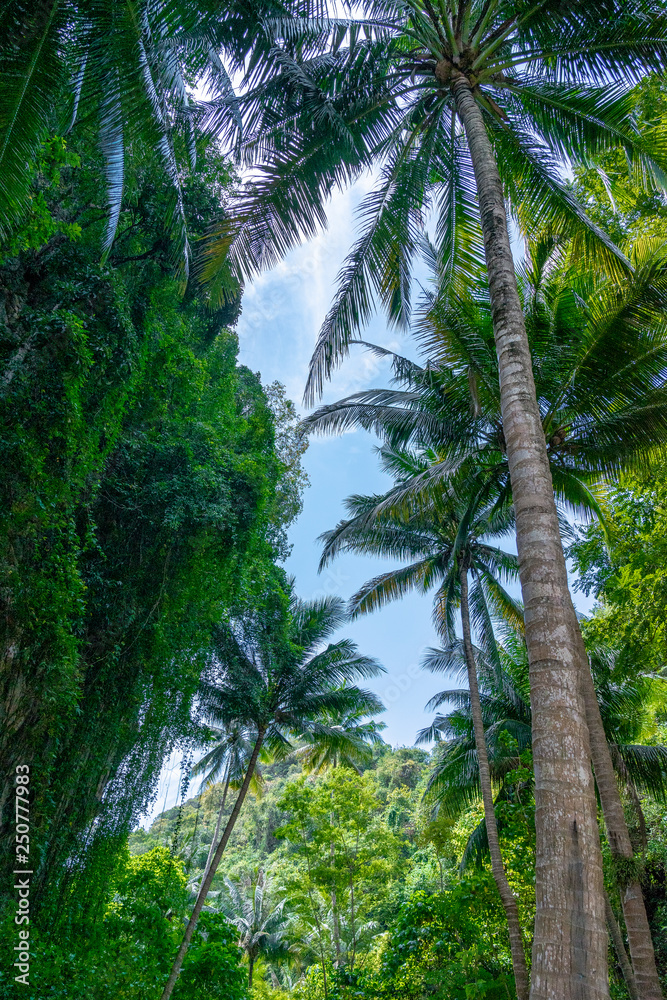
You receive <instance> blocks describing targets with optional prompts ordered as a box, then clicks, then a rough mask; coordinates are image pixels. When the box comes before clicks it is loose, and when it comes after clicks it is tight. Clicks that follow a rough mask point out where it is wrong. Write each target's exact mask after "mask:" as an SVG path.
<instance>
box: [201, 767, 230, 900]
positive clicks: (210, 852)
mask: <svg viewBox="0 0 667 1000" xmlns="http://www.w3.org/2000/svg"><path fill="white" fill-rule="evenodd" d="M229 779H230V770H229V768H227V776H226V778H225V789H224V791H223V793H222V802H221V803H220V809H219V810H218V820H217V823H216V824H215V832H214V834H213V839H212V840H211V846H210V847H209V849H208V857H207V858H206V864H205V865H204V874H203V876H202V880H201V884H202V885H203V884H204V879H205V878H206V875H207V874H208V869H209V865H210V864H211V858H212V857H213V851H214V850H215V845H216V843H217V840H218V836H219V834H220V827H221V825H222V814H223V812H224V809H225V802H226V801H227V792H228V791H229Z"/></svg>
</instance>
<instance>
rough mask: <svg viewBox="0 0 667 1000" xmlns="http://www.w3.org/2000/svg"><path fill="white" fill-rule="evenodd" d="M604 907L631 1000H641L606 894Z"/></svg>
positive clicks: (610, 934)
mask: <svg viewBox="0 0 667 1000" xmlns="http://www.w3.org/2000/svg"><path fill="white" fill-rule="evenodd" d="M604 905H605V913H606V914H607V927H608V929H609V937H610V938H611V940H612V942H613V945H614V951H615V952H616V957H617V958H618V964H619V965H620V967H621V972H622V973H623V978H624V980H625V985H626V986H627V988H628V993H629V994H630V1000H640V997H639V992H638V990H637V981H636V979H635V976H634V973H633V971H632V966H631V965H630V960H629V959H628V953H627V952H626V950H625V944H624V942H623V935H622V934H621V928H620V927H619V926H618V920H617V919H616V914H615V913H614V911H613V910H612V908H611V903H610V902H609V896H608V895H607V893H606V892H605V894H604Z"/></svg>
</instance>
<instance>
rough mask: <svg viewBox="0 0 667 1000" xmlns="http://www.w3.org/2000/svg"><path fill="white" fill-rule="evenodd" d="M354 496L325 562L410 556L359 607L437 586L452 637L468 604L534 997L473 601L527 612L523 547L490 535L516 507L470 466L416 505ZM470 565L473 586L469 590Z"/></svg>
mask: <svg viewBox="0 0 667 1000" xmlns="http://www.w3.org/2000/svg"><path fill="white" fill-rule="evenodd" d="M385 457H386V455H385ZM392 458H393V459H394V472H395V474H400V475H402V477H403V478H404V479H405V478H407V477H414V476H415V475H417V476H418V475H420V473H423V471H424V469H425V466H426V465H427V462H428V458H427V457H426V456H424V455H422V456H414V455H411V454H410V453H409V452H408V451H405V450H404V451H402V452H400V453H398V454H397V453H393V454H392ZM399 470H400V471H399ZM401 485H402V483H401V480H400V479H399V482H398V484H397V487H396V488H395V489H394V490H390V491H389V494H388V497H389V498H390V497H392V496H393V495H394V494H396V493H400V490H401ZM353 502H354V503H355V504H356V506H357V507H358V508H359V513H358V514H357V516H356V517H355V518H352V519H350V520H348V521H345V522H343V523H342V524H341V525H339V526H338V527H337V528H336V529H334V530H333V531H331V532H327V533H326V534H325V535H324V536H322V537H323V539H324V541H325V549H324V554H323V556H322V561H323V562H326V561H327V560H328V559H330V558H333V556H334V555H336V554H337V553H338V552H340V551H348V552H349V551H353V552H363V553H365V554H373V555H376V556H384V557H387V556H399V557H400V558H402V559H406V558H407V559H408V560H409V561H408V563H407V565H404V566H401V567H400V568H399V569H397V570H391V571H389V572H386V573H382V574H381V575H380V576H377V577H375V578H374V579H372V580H370V581H369V582H368V583H366V584H364V586H363V587H362V588H361V589H360V590H359V591H358V592H357V593H356V594H355V595H354V597H352V599H351V601H350V609H351V611H352V613H353V614H355V615H356V614H363V613H368V612H369V611H373V610H375V609H376V608H380V607H382V606H383V605H384V604H386V603H387V602H388V601H391V600H396V599H397V598H399V597H402V596H403V595H404V594H405V593H406V592H407V591H408V590H413V589H416V590H418V591H421V592H422V593H426V592H428V591H429V590H431V589H432V588H433V587H437V590H436V593H435V599H434V608H435V611H434V618H435V623H436V626H437V628H438V629H439V631H440V632H441V634H442V635H443V636H444V637H445V638H446V640H447V641H449V642H452V641H454V637H455V634H456V633H455V610H456V607H457V605H458V606H460V611H461V624H462V628H463V643H462V648H463V651H464V656H465V661H466V666H467V673H468V683H469V686H470V705H471V711H472V715H473V720H474V735H475V746H476V748H477V757H478V760H479V774H480V786H481V789H482V798H483V802H484V816H485V823H486V829H487V833H488V839H489V846H490V852H491V868H492V872H493V877H494V880H495V883H496V886H497V888H498V892H499V894H500V898H501V900H502V903H503V907H504V910H505V916H506V918H507V924H508V928H509V934H510V945H511V951H512V965H513V968H514V978H515V982H516V990H517V996H518V997H519V1000H527V997H528V992H529V983H528V970H527V966H526V957H525V952H524V944H523V934H522V931H521V924H520V921H519V912H518V907H517V901H516V898H515V896H514V894H513V893H512V890H511V888H510V885H509V882H508V881H507V875H506V872H505V867H504V864H503V859H502V854H501V851H500V844H499V841H498V832H497V825H496V817H495V812H494V808H493V792H492V785H491V773H490V769H489V761H488V755H487V748H486V743H485V738H484V725H483V719H482V710H481V704H480V699H479V690H478V683H477V669H476V665H475V656H474V648H473V645H472V635H471V605H472V614H473V616H474V618H475V621H476V622H479V623H480V624H481V625H482V626H484V627H486V629H487V630H488V629H489V628H491V619H490V615H489V609H488V602H489V600H491V601H493V602H494V603H495V604H496V605H499V606H502V607H503V608H505V609H506V611H507V613H509V614H513V615H514V616H515V617H516V616H520V613H521V612H520V609H518V608H516V606H515V602H514V601H513V600H512V598H511V597H510V595H509V594H508V593H507V591H506V590H505V589H504V587H503V586H502V583H501V579H502V578H503V577H504V578H509V579H513V578H516V576H517V575H518V565H517V559H516V556H514V555H512V554H511V553H509V552H505V551H504V550H503V549H501V548H499V547H498V545H496V544H493V543H492V542H491V541H490V539H492V538H502V537H503V536H506V535H508V534H511V533H513V530H514V515H513V511H512V509H511V507H508V506H507V505H503V504H502V502H501V503H499V502H498V496H497V493H496V492H495V491H490V490H489V484H488V481H487V478H486V477H485V476H480V475H471V474H469V473H467V472H466V471H465V470H462V472H460V473H459V475H458V476H457V477H455V478H450V480H449V482H448V483H447V484H443V483H442V482H440V483H439V484H438V485H437V486H435V487H434V488H433V489H432V493H431V498H430V503H429V505H428V507H425V505H424V504H421V505H418V506H417V507H416V508H414V507H412V508H411V507H408V506H406V505H405V504H401V503H400V501H399V502H398V503H396V504H395V505H393V506H392V505H391V504H390V503H389V502H388V498H387V497H385V498H378V497H370V498H366V497H363V498H362V497H357V498H354V501H353ZM470 575H472V579H473V589H472V593H470V592H469V578H470Z"/></svg>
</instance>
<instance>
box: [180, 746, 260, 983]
mask: <svg viewBox="0 0 667 1000" xmlns="http://www.w3.org/2000/svg"><path fill="white" fill-rule="evenodd" d="M263 742H264V731H263V730H260V731H259V732H258V734H257V740H256V741H255V745H254V747H253V749H252V753H251V755H250V760H249V761H248V768H247V770H246V775H245V778H244V779H243V784H242V785H241V788H240V790H239V794H238V796H237V799H236V802H235V803H234V808H233V809H232V812H231V816H230V817H229V819H228V820H227V826H226V827H225V831H224V833H223V835H222V838H221V839H220V843H219V844H218V846H217V849H216V852H215V854H214V855H213V860H212V861H211V864H210V866H209V869H208V872H207V873H206V875H205V877H204V881H203V882H202V884H201V888H200V890H199V895H198V896H197V901H196V903H195V905H194V909H193V911H192V914H191V916H190V919H189V920H188V925H187V927H186V928H185V934H184V935H183V941H182V942H181V947H180V948H179V949H178V954H177V956H176V959H175V961H174V965H173V967H172V970H171V972H170V973H169V979H168V980H167V985H166V986H165V988H164V991H163V993H162V997H161V1000H169V997H170V996H171V994H172V993H173V990H174V986H175V985H176V980H177V979H178V974H179V972H180V971H181V966H182V965H183V959H184V958H185V956H186V953H187V950H188V948H189V946H190V941H191V940H192V935H193V934H194V931H195V927H196V926H197V923H198V921H199V915H200V913H201V911H202V909H203V906H204V903H205V902H206V897H207V896H208V891H209V889H210V888H211V883H212V882H213V878H214V876H215V873H216V872H217V870H218V865H219V864H220V859H221V858H222V855H223V853H224V850H225V847H226V846H227V841H228V840H229V838H230V836H231V833H232V830H233V829H234V826H235V824H236V820H237V819H238V816H239V813H240V812H241V806H242V805H243V802H244V800H245V797H246V795H247V794H248V788H249V787H250V782H251V781H252V776H253V774H254V773H255V766H256V764H257V758H258V757H259V752H260V750H261V749H262V743H263Z"/></svg>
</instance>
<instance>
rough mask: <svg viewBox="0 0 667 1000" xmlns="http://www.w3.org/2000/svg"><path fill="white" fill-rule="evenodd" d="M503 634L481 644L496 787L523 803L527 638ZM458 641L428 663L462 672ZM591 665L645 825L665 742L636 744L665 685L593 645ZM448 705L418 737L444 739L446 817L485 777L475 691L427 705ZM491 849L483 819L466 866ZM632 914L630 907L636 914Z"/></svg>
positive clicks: (436, 789)
mask: <svg viewBox="0 0 667 1000" xmlns="http://www.w3.org/2000/svg"><path fill="white" fill-rule="evenodd" d="M502 634H503V640H502V643H501V645H500V646H498V645H497V644H496V640H495V638H494V636H493V635H492V634H489V633H487V635H486V637H485V640H486V641H485V644H484V646H485V648H483V649H477V662H478V664H480V677H481V683H482V695H481V704H482V712H483V717H484V726H485V732H486V742H487V746H488V747H489V756H490V761H491V773H492V778H493V779H494V783H495V785H496V787H497V788H498V794H497V798H496V802H500V801H508V800H512V799H515V800H519V796H520V794H523V793H524V791H526V790H527V791H529V790H530V785H531V782H530V780H526V776H525V775H527V774H528V772H525V768H524V767H522V764H523V760H522V754H523V753H525V751H526V750H529V749H530V745H531V738H532V733H531V715H530V700H529V690H528V659H527V655H526V649H525V643H524V640H523V636H522V635H521V634H520V632H518V631H517V630H516V629H512V628H507V627H506V626H505V627H504V628H502ZM459 646H460V644H458V645H457V644H454V645H451V646H450V647H448V648H446V649H431V650H428V651H427V653H426V655H425V657H424V660H423V663H422V665H423V666H424V667H425V668H426V669H429V670H433V671H435V672H447V673H448V672H451V671H457V670H458V672H459V673H463V672H464V671H465V667H464V661H463V656H462V652H461V650H460V648H459ZM489 653H491V656H490V657H489V655H488V654H489ZM590 662H591V669H592V675H593V679H594V683H595V689H596V692H597V701H598V703H599V709H600V715H601V718H602V721H603V726H604V732H605V739H606V742H607V745H608V754H609V757H610V759H611V760H613V766H614V770H615V772H616V777H617V779H618V781H619V782H620V783H621V784H622V785H625V787H626V789H627V790H628V793H629V797H630V800H631V801H632V802H633V805H634V808H635V809H636V811H637V813H638V819H639V821H640V825H643V815H642V810H641V804H640V798H639V795H638V791H641V792H644V793H648V794H650V795H652V796H653V797H656V798H658V799H660V800H664V798H665V794H666V793H667V747H665V746H646V745H644V744H642V743H641V742H637V740H638V739H641V733H642V729H643V728H644V726H645V723H646V721H647V719H648V717H649V716H650V713H651V709H647V706H650V705H653V704H655V703H656V699H657V703H660V702H661V701H664V697H665V693H664V691H662V690H660V688H661V686H662V682H661V680H658V679H656V678H655V677H652V676H647V675H645V674H642V672H641V665H640V664H628V663H626V662H625V660H624V658H623V656H622V655H620V653H619V650H616V649H603V648H593V649H592V650H591V653H590ZM499 666H500V670H499V669H498V667H499ZM656 686H657V690H656ZM447 703H449V704H450V705H453V706H454V707H453V708H452V710H450V711H449V712H448V713H447V714H446V715H438V716H436V718H435V719H434V721H433V724H432V725H431V726H430V727H429V728H428V729H425V730H423V731H422V732H421V733H420V734H419V736H418V742H423V741H427V740H430V739H433V738H436V739H437V740H438V746H437V749H436V756H435V761H434V764H433V767H432V770H431V774H430V776H429V783H428V786H427V790H426V797H427V798H430V799H431V800H433V801H435V802H436V805H437V808H438V809H443V810H444V811H445V813H446V814H447V815H448V816H452V817H453V816H457V815H459V814H460V812H461V810H462V809H464V808H466V807H467V806H468V805H470V804H471V803H472V802H473V801H474V800H475V799H477V798H478V797H479V777H478V771H477V762H476V760H475V742H474V738H473V722H472V713H471V709H470V697H469V693H468V692H467V691H461V690H450V691H442V692H440V693H439V694H437V695H435V696H434V698H433V699H431V701H430V703H429V705H428V706H427V708H437V707H439V706H441V705H443V704H447ZM507 737H509V739H507ZM441 741H442V742H441ZM518 769H521V770H518ZM524 772H525V775H524ZM517 775H519V776H521V783H520V785H517V784H516V777H517ZM508 776H509V777H510V779H511V780H510V781H508ZM485 853H488V843H487V838H486V830H485V827H484V824H480V825H479V826H478V827H477V828H476V829H475V830H474V831H473V833H472V834H471V836H470V838H469V840H468V844H467V846H466V849H465V851H464V854H463V857H462V860H461V866H462V867H465V866H466V865H467V864H469V863H470V861H471V860H472V859H473V858H475V859H477V860H478V861H479V860H480V859H481V858H482V857H483V855H484V854H485ZM632 882H636V879H635V880H631V883H632ZM628 888H629V886H628V885H627V884H621V883H619V886H618V889H619V896H620V899H621V905H622V907H623V910H624V914H625V913H626V912H627V898H628ZM632 890H633V891H634V892H637V893H641V886H639V885H636V886H635V885H633V886H632ZM605 909H606V920H607V926H608V928H609V933H610V936H611V938H612V941H613V943H614V948H615V950H616V952H617V955H618V958H619V963H620V965H621V969H622V971H623V976H624V978H625V980H626V982H627V985H628V989H629V990H630V994H631V996H635V997H636V996H642V995H644V994H643V993H641V991H640V983H641V984H642V985H643V983H642V980H641V979H638V977H637V974H636V966H637V964H638V963H637V961H636V947H637V943H636V940H633V937H632V934H631V931H630V927H629V926H628V923H629V921H627V920H626V929H627V930H628V941H629V944H630V946H631V958H634V962H633V963H632V964H630V963H629V962H628V958H627V954H626V951H625V945H624V944H623V938H622V935H621V934H620V931H619V928H618V924H617V921H616V918H615V916H614V912H613V909H612V907H611V903H610V902H609V900H608V898H606V899H605ZM632 913H633V911H632V910H631V911H630V916H631V917H632ZM649 940H650V939H649ZM633 945H634V948H635V954H634V955H633V953H632V948H633ZM640 969H641V965H640Z"/></svg>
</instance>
